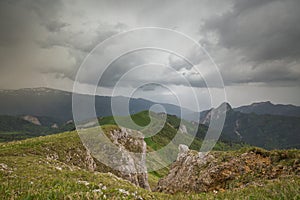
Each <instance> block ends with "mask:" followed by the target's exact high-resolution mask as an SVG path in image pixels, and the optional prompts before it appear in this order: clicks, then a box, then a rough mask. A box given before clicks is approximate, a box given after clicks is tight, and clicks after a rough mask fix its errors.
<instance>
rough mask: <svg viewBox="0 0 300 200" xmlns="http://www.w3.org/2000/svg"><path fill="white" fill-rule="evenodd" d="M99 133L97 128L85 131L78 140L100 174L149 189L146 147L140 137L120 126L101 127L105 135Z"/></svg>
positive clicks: (133, 131) (137, 133)
mask: <svg viewBox="0 0 300 200" xmlns="http://www.w3.org/2000/svg"><path fill="white" fill-rule="evenodd" d="M99 132H100V130H99V128H91V129H86V133H83V134H81V139H82V140H83V143H84V145H85V147H86V148H87V149H88V150H89V151H90V152H91V154H92V156H93V157H94V158H95V160H96V161H97V165H98V166H101V167H100V168H101V169H100V171H102V172H111V173H113V174H115V175H117V176H119V177H121V178H123V179H125V180H128V181H130V182H131V183H133V184H135V185H137V186H139V187H142V188H145V189H148V190H150V186H149V184H148V174H147V168H146V149H147V146H146V143H145V141H144V136H143V134H142V133H141V132H139V131H135V130H131V129H128V128H123V127H120V128H119V127H109V128H107V129H105V128H104V129H103V132H105V135H103V134H102V133H99ZM101 132H102V131H101ZM105 166H106V168H105ZM98 169H99V167H98Z"/></svg>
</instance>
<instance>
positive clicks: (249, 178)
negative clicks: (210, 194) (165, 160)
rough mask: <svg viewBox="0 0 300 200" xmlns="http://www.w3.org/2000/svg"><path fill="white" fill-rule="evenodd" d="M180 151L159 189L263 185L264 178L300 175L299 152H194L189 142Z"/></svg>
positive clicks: (199, 190)
mask: <svg viewBox="0 0 300 200" xmlns="http://www.w3.org/2000/svg"><path fill="white" fill-rule="evenodd" d="M179 151H180V152H179V154H178V158H177V160H176V161H175V162H174V163H173V164H172V166H171V168H170V172H169V174H168V175H167V176H166V177H164V178H162V179H161V180H160V181H159V182H158V185H157V188H156V189H155V190H156V191H159V192H166V193H171V194H173V193H176V192H207V191H222V190H226V189H230V188H242V187H245V186H248V185H260V184H262V183H263V180H270V179H275V178H278V177H281V176H288V175H291V174H293V175H295V174H296V175H300V162H299V158H298V157H299V155H298V157H297V156H295V155H292V156H290V158H288V156H289V155H281V154H280V155H276V152H273V153H272V155H271V153H270V152H268V151H264V150H260V149H252V150H249V151H246V152H245V153H239V152H212V153H209V154H203V153H199V152H195V151H190V150H188V147H187V146H185V145H180V146H179ZM284 159H288V160H289V161H288V162H286V161H284ZM280 161H283V162H280ZM284 163H290V164H284Z"/></svg>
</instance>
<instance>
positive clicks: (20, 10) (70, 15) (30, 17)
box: [0, 0, 300, 110]
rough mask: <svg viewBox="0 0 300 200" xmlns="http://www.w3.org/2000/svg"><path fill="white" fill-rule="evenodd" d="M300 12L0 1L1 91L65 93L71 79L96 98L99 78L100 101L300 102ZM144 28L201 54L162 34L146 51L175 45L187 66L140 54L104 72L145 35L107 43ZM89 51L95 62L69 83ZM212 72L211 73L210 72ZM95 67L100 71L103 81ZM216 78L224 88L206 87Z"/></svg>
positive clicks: (238, 5)
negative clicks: (129, 98)
mask: <svg viewBox="0 0 300 200" xmlns="http://www.w3.org/2000/svg"><path fill="white" fill-rule="evenodd" d="M299 7H300V1H298V0H287V1H283V0H281V1H279V0H251V1H250V0H222V1H219V0H187V1H181V0H169V1H163V0H159V1H158V0H157V1H154V0H148V1H143V0H132V1H124V0H123V1H121V0H120V1H115V0H107V1H103V0H99V1H98V0H94V1H88V0H87V1H79V0H69V1H62V0H51V1H46V0H35V1H34V0H24V1H18V0H11V1H8V0H2V1H0V26H1V31H0V61H1V65H0V88H1V89H19V88H28V87H50V88H57V89H62V90H67V91H72V90H73V86H74V82H75V81H76V82H79V83H78V84H79V85H80V91H81V92H83V93H93V88H94V86H95V84H94V83H95V81H97V80H99V78H100V81H99V82H97V87H98V88H97V93H98V94H99V95H124V96H133V97H141V98H147V99H150V100H153V101H158V102H168V103H174V104H181V105H182V106H184V107H188V108H190V109H193V110H195V109H198V110H203V109H206V108H208V107H210V106H216V105H218V104H220V103H221V102H222V101H224V100H226V101H228V102H229V103H230V104H231V105H232V106H233V107H237V106H240V105H246V104H250V103H253V102H258V101H272V102H273V103H282V104H295V105H300V94H299V91H300V90H299V89H300V84H299V83H300V65H299V60H300V41H299V38H300V26H299V21H300V12H299V11H298V10H299ZM142 27H159V28H164V29H167V30H172V31H174V32H175V33H180V34H184V35H186V36H188V37H189V38H192V39H193V41H195V42H196V43H197V45H200V46H201V47H202V48H204V49H205V52H203V51H202V52H198V51H197V50H196V47H195V46H192V45H186V44H187V43H186V44H185V43H183V42H180V39H179V38H178V40H177V39H176V37H177V36H174V37H173V36H172V37H170V36H169V35H168V34H164V33H163V31H162V32H158V33H155V34H151V36H149V38H151V44H153V45H162V44H164V45H165V46H167V47H172V48H175V49H177V50H178V51H180V52H183V54H184V55H185V56H184V57H185V58H187V60H188V61H191V63H189V62H187V61H186V60H184V59H182V58H181V57H180V56H178V55H176V54H174V53H170V52H168V51H161V50H158V49H143V50H139V51H133V52H130V53H128V54H126V55H118V56H119V57H118V58H116V59H115V60H114V61H113V62H112V63H111V64H110V65H109V66H105V67H104V66H103V65H101V63H102V62H103V60H105V59H106V58H108V57H109V56H112V55H115V54H116V53H117V52H119V51H120V49H126V48H127V47H131V46H135V45H137V44H139V43H141V41H143V39H144V38H147V37H148V35H147V33H143V32H140V33H136V34H135V33H133V34H131V35H130V37H128V38H125V39H124V38H123V40H122V39H120V38H115V39H113V40H111V38H112V37H114V36H115V35H117V34H122V33H126V32H127V31H130V30H133V29H137V28H142ZM160 33H161V34H160ZM149 35H150V34H149ZM175 35H176V34H175ZM178 37H179V36H178ZM107 40H108V41H109V42H108V43H107V44H105V46H104V47H103V46H101V45H100V47H99V44H101V43H102V42H103V41H107ZM94 48H98V49H97V51H95V53H94V54H93V58H94V59H95V60H94V62H93V64H91V65H90V66H88V67H89V68H88V71H86V72H84V73H85V74H84V76H82V77H83V78H81V79H80V80H78V79H76V77H78V72H79V71H80V70H79V69H80V68H81V67H82V66H84V65H83V63H84V60H85V59H87V58H86V57H87V56H88V55H91V51H92V50H93V49H94ZM175 53H176V52H175ZM180 55H181V54H180ZM212 61H213V63H212ZM143 65H144V66H143ZM137 66H142V67H140V68H139V67H137ZM214 66H215V67H217V71H213V70H211V69H212V68H213V67H214ZM99 68H103V70H104V68H105V71H104V73H103V76H102V77H98V76H97V75H98V74H97V73H96V71H97V70H101V69H99ZM217 74H220V76H221V78H222V82H223V86H220V85H219V84H214V83H213V84H210V85H209V86H208V85H207V82H206V80H207V79H208V80H215V79H214V77H216V76H217ZM215 82H217V81H215ZM142 83H147V84H144V85H143V84H142ZM116 85H117V86H116ZM191 89H192V90H193V92H195V94H196V97H197V99H198V102H199V103H198V104H197V106H198V107H197V106H196V105H195V104H194V103H192V100H191V99H192V98H193V95H192V92H191ZM224 91H225V92H226V93H225V96H224ZM212 94H214V95H212ZM212 96H213V98H212Z"/></svg>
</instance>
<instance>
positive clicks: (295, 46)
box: [200, 0, 300, 86]
mask: <svg viewBox="0 0 300 200" xmlns="http://www.w3.org/2000/svg"><path fill="white" fill-rule="evenodd" d="M299 7H300V1H297V0H290V1H271V0H263V1H261V0H251V1H243V0H235V1H234V3H233V6H232V9H230V10H229V11H228V12H226V13H224V14H222V15H216V16H215V17H212V18H210V19H208V20H206V21H205V23H204V25H203V26H202V27H201V31H203V32H204V33H205V34H206V36H207V37H206V38H203V39H202V40H200V43H201V44H203V45H204V46H205V47H206V49H208V50H209V51H210V52H211V53H212V55H213V57H214V59H215V60H216V62H217V63H218V64H219V66H220V71H221V73H222V75H223V79H224V81H225V84H226V85H234V84H236V85H238V84H245V83H256V82H257V83H265V84H269V85H273V86H274V85H276V82H278V84H279V85H281V84H283V82H288V83H289V84H291V85H293V84H294V85H295V84H299V82H300V66H299V60H300V42H298V40H299V38H300V26H299V25H298V22H299V19H300V12H299V10H298V8H299ZM212 35H213V36H215V37H216V38H214V40H209V39H208V38H209V36H212Z"/></svg>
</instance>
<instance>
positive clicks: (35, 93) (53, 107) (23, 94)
mask: <svg viewBox="0 0 300 200" xmlns="http://www.w3.org/2000/svg"><path fill="white" fill-rule="evenodd" d="M78 97H79V98H81V99H82V101H84V100H85V99H88V98H90V96H89V95H80V94H78ZM112 98H113V99H114V101H116V102H118V101H119V102H125V101H127V100H128V98H127V97H108V96H96V97H95V108H96V113H97V116H99V117H100V116H111V115H112V111H111V99H112ZM154 104H156V103H155V102H152V101H148V100H145V99H134V98H131V99H130V101H129V111H130V114H134V113H137V112H140V111H143V110H149V109H150V107H151V106H152V105H154ZM161 105H162V106H164V108H165V109H166V111H167V112H168V114H173V115H177V116H180V115H181V109H180V107H178V106H175V105H171V104H161ZM183 112H184V113H185V115H187V116H188V114H190V113H193V112H192V111H189V110H187V109H183ZM121 114H122V115H127V113H121ZM0 115H15V116H19V115H32V116H48V117H52V118H54V119H56V120H60V122H65V121H68V120H71V119H73V114H72V93H71V92H66V91H60V90H55V89H50V88H29V89H20V90H1V91H0ZM83 120H84V119H83Z"/></svg>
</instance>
